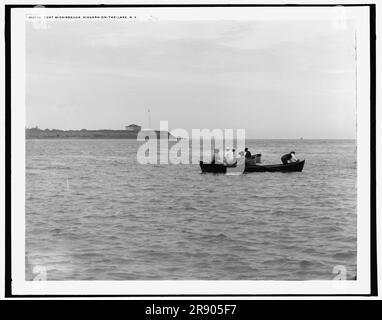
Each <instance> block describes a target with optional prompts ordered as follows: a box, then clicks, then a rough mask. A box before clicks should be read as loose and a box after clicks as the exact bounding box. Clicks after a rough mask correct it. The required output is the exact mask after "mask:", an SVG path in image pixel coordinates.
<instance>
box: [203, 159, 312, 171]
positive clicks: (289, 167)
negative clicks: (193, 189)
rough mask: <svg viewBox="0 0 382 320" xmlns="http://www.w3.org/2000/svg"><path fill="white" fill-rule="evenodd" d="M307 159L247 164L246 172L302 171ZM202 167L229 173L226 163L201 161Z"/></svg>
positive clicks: (206, 169) (205, 169)
mask: <svg viewBox="0 0 382 320" xmlns="http://www.w3.org/2000/svg"><path fill="white" fill-rule="evenodd" d="M304 165H305V160H303V161H299V162H292V163H288V164H273V165H257V164H247V163H246V164H245V169H244V172H245V173H249V172H301V171H302V170H303V169H304ZM200 169H202V172H203V173H227V166H225V165H224V164H210V163H203V161H200Z"/></svg>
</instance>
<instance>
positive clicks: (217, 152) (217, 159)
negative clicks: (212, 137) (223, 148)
mask: <svg viewBox="0 0 382 320" xmlns="http://www.w3.org/2000/svg"><path fill="white" fill-rule="evenodd" d="M215 163H223V159H222V156H221V154H220V150H219V149H214V154H213V155H212V161H211V164H215Z"/></svg>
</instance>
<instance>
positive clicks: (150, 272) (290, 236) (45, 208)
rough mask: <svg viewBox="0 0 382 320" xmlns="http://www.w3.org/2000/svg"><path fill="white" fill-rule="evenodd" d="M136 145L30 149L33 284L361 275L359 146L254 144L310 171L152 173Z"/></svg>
mask: <svg viewBox="0 0 382 320" xmlns="http://www.w3.org/2000/svg"><path fill="white" fill-rule="evenodd" d="M139 145H140V143H139V142H137V141H132V140H27V143H26V155H27V157H26V263H27V265H26V278H27V280H30V279H33V277H34V276H35V275H34V274H33V272H32V270H33V267H34V266H45V267H46V268H47V276H48V280H130V279H138V280H144V279H147V280H153V279H183V280H187V279H201V280H204V279H211V280H215V279H216V280H218V279H226V280H239V279H243V280H249V279H253V280H311V279H332V278H333V277H334V275H333V274H332V271H333V267H334V266H336V265H343V266H345V267H346V268H347V271H348V273H349V274H350V275H355V274H356V256H357V252H356V245H357V234H356V222H357V221H356V218H357V217H356V142H355V141H354V140H347V141H333V140H250V141H248V143H247V146H248V147H249V148H250V149H251V150H252V151H255V152H260V153H262V154H263V159H262V160H263V163H279V162H280V156H281V155H282V154H284V153H287V152H289V151H290V150H295V151H296V155H297V156H298V157H299V158H300V159H303V158H305V159H306V164H305V168H304V171H303V172H301V173H250V174H245V175H240V176H229V175H213V174H201V173H200V168H199V166H198V165H140V164H138V163H137V160H136V151H137V148H138V146H139Z"/></svg>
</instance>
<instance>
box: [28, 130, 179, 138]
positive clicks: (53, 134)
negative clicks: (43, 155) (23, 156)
mask: <svg viewBox="0 0 382 320" xmlns="http://www.w3.org/2000/svg"><path fill="white" fill-rule="evenodd" d="M153 131H154V132H155V133H156V135H157V137H160V134H161V132H160V131H158V130H153ZM139 132H140V130H135V131H132V130H111V129H101V130H87V129H82V130H59V129H44V130H43V129H39V128H26V129H25V139H49V140H50V139H131V140H137V137H138V133H139ZM162 134H163V132H162ZM165 134H166V133H165ZM167 135H168V138H169V139H175V137H173V136H172V135H171V134H170V133H169V132H167Z"/></svg>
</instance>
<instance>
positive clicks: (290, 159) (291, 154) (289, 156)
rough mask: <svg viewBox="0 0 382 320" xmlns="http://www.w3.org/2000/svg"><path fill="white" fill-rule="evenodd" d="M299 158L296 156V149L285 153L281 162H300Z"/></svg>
mask: <svg viewBox="0 0 382 320" xmlns="http://www.w3.org/2000/svg"><path fill="white" fill-rule="evenodd" d="M298 161H299V160H298V159H297V158H296V156H295V152H294V151H291V152H289V153H287V154H284V155H283V156H282V157H281V162H282V163H283V164H288V163H291V162H298Z"/></svg>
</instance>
